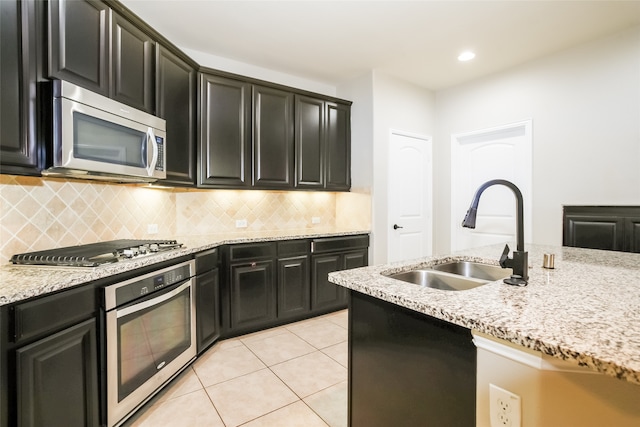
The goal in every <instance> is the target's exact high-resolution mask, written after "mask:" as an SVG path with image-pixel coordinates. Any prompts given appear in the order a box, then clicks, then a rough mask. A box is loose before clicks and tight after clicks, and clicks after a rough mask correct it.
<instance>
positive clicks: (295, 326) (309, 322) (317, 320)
mask: <svg viewBox="0 0 640 427" xmlns="http://www.w3.org/2000/svg"><path fill="white" fill-rule="evenodd" d="M327 323H330V322H329V321H328V320H326V319H325V318H324V317H322V316H320V317H312V318H310V319H306V320H301V321H299V322H295V323H289V324H288V325H284V328H286V329H288V330H289V331H291V332H293V333H294V334H295V333H296V332H297V331H300V330H302V329H306V328H309V327H311V326H317V325H326V324H327Z"/></svg>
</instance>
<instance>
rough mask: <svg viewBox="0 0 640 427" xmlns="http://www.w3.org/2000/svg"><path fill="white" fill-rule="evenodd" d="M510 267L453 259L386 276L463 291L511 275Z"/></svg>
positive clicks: (421, 284)
mask: <svg viewBox="0 0 640 427" xmlns="http://www.w3.org/2000/svg"><path fill="white" fill-rule="evenodd" d="M511 274H512V270H511V269H510V268H502V267H499V266H497V265H488V264H480V263H477V262H470V261H453V262H448V263H445V264H438V265H434V266H432V267H430V268H421V269H416V270H410V271H405V272H402V273H395V274H389V275H387V277H390V278H392V279H396V280H402V281H404V282H409V283H413V284H415V285H419V286H422V287H425V288H433V289H440V290H443V291H464V290H467V289H473V288H477V287H478V286H482V285H486V284H487V283H490V282H495V281H496V280H502V279H505V278H507V277H509V276H511Z"/></svg>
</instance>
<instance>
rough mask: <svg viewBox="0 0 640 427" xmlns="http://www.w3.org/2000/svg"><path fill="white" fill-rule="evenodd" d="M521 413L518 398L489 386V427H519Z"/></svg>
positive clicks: (501, 389) (494, 386)
mask: <svg viewBox="0 0 640 427" xmlns="http://www.w3.org/2000/svg"><path fill="white" fill-rule="evenodd" d="M521 411H522V409H521V401H520V396H518V395H517V394H513V393H511V392H510V391H507V390H505V389H503V388H500V387H498V386H496V385H494V384H489V414H490V417H491V427H521V419H522V413H521Z"/></svg>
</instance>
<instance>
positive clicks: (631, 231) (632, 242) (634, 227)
mask: <svg viewBox="0 0 640 427" xmlns="http://www.w3.org/2000/svg"><path fill="white" fill-rule="evenodd" d="M625 232H626V233H625V234H626V242H625V251H627V252H635V253H640V217H629V218H625Z"/></svg>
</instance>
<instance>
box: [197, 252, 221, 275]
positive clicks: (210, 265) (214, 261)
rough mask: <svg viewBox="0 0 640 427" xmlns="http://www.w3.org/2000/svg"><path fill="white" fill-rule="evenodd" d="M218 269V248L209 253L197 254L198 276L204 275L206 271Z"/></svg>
mask: <svg viewBox="0 0 640 427" xmlns="http://www.w3.org/2000/svg"><path fill="white" fill-rule="evenodd" d="M217 267H218V248H214V249H211V250H208V251H203V252H198V253H197V254H196V274H202V273H204V272H205V271H209V270H212V269H214V268H217Z"/></svg>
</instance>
